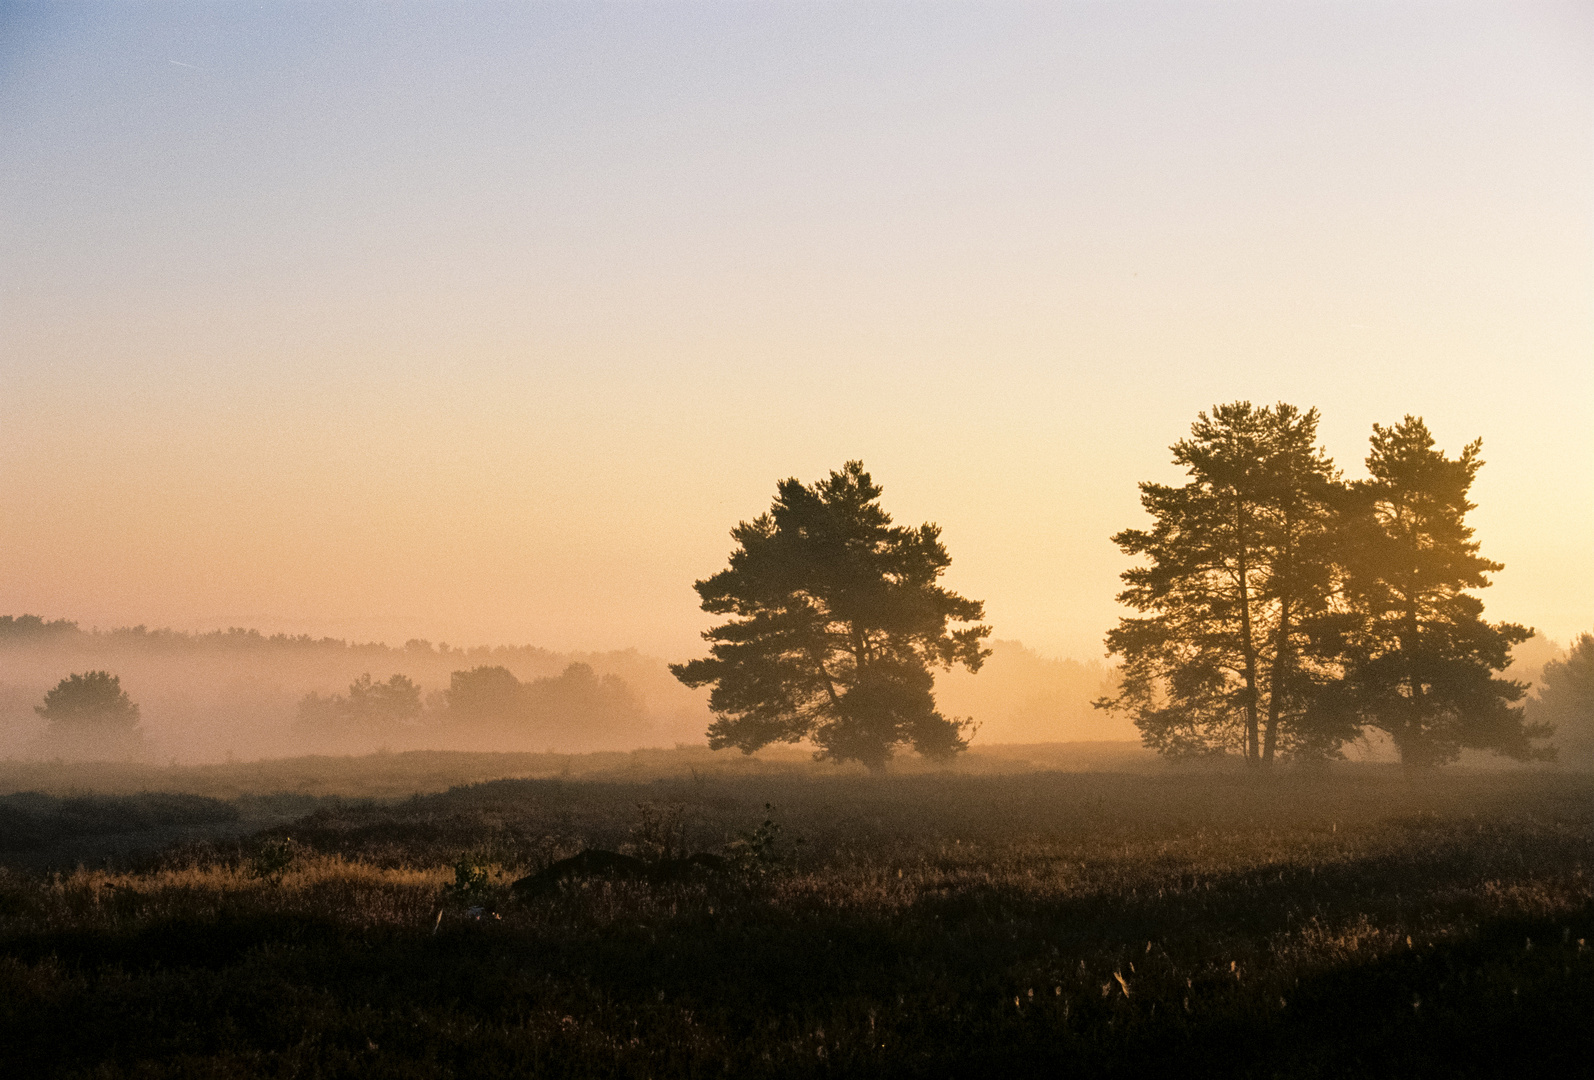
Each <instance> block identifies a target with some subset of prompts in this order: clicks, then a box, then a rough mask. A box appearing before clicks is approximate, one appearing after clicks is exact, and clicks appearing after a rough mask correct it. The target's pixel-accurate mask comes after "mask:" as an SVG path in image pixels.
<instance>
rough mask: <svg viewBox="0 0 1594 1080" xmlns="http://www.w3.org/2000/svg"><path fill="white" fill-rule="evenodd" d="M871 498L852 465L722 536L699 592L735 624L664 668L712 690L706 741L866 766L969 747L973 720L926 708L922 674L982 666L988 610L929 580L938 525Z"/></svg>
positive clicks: (707, 606) (875, 491) (867, 483)
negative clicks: (809, 746) (726, 548)
mask: <svg viewBox="0 0 1594 1080" xmlns="http://www.w3.org/2000/svg"><path fill="white" fill-rule="evenodd" d="M881 493H882V489H881V488H880V487H879V486H878V485H876V484H875V483H874V481H873V480H872V479H871V478H870V476H869V474H868V473H867V472H865V471H864V467H863V463H862V462H858V461H849V462H847V464H846V465H845V466H844V467H843V468H842V469H841V471H840V472H832V473H831V474H830V476H829V477H828V478H827V479H825V480H821V481H819V482H818V483H816V484H813V485H804V484H802V483H801V482H800V481H798V480H796V479H795V478H793V479H787V480H783V481H781V482H780V483H779V484H778V485H777V487H776V496H775V501H774V504H773V505H772V506H771V507H770V510H769V512H768V513H765V514H762V515H760V516H759V517H757V518H756V519H754V520H753V521H744V522H742V523H740V524H739V525H737V526H736V528H735V529H733V530H731V537H732V539H734V540H735V541H736V548H735V549H734V550H733V551H732V552H731V556H730V566H729V567H728V568H727V569H725V570H721V571H720V572H719V573H717V574H715V575H714V576H713V577H711V578H708V579H706V580H704V581H699V582H697V583H696V586H695V587H696V589H697V592H698V595H699V596H700V597H701V598H702V606H703V610H704V611H707V612H709V613H711V614H715V615H730V616H731V617H732V618H731V620H730V621H729V622H726V623H724V624H723V625H720V626H716V627H714V628H713V629H711V630H709V631H707V632H706V633H704V635H703V637H704V639H705V640H707V641H709V642H710V643H711V645H710V647H709V653H710V655H709V656H708V657H707V658H704V659H699V660H693V661H692V662H691V663H688V664H673V665H671V667H670V670H671V671H672V672H674V674H675V676H676V677H677V678H678V679H680V680H681V681H682V682H684V683H685V684H686V685H688V686H692V687H700V686H712V687H713V691H712V692H711V694H710V697H709V707H710V708H711V709H712V710H713V712H714V714H715V716H716V717H717V719H716V720H715V721H714V723H713V724H712V725H711V726H710V727H709V730H708V735H709V745H710V746H712V747H714V748H716V749H718V748H722V747H727V746H735V747H738V748H740V749H741V750H742V751H743V752H744V753H749V754H750V753H752V752H753V751H755V750H757V749H759V748H760V747H763V746H767V745H769V744H770V743H774V742H785V743H795V742H800V741H801V740H803V739H811V740H813V741H814V742H815V743H816V744H817V745H818V747H819V749H818V751H817V753H816V754H815V757H816V758H821V759H825V758H828V759H830V760H834V761H847V760H851V761H860V762H862V763H863V764H865V765H866V766H868V767H869V768H870V769H871V770H874V771H879V770H881V769H883V768H884V767H885V764H886V762H887V761H888V760H890V758H891V756H892V754H893V753H894V752H895V749H896V748H897V747H898V746H901V745H904V744H911V745H912V746H913V747H914V749H916V750H918V751H919V752H920V753H922V754H925V755H926V756H929V757H942V758H944V757H949V756H951V755H953V754H955V753H957V752H958V751H960V750H963V749H964V748H966V747H967V745H968V734H969V733H970V728H971V726H972V722H971V721H967V720H954V719H948V718H947V717H945V716H943V715H941V713H940V712H939V711H938V710H937V709H936V705H935V693H934V678H933V676H932V674H931V668H932V667H941V668H944V669H950V667H951V666H952V665H953V664H961V665H963V666H965V667H966V668H968V670H970V671H978V670H979V667H980V664H981V663H982V662H983V661H984V659H985V657H986V656H988V655H989V650H987V649H984V648H982V647H981V641H982V640H983V639H984V638H985V637H986V636H987V635H989V634H990V632H991V631H990V627H988V626H985V625H983V624H981V623H980V621H979V620H981V619H982V618H983V617H984V607H983V605H981V604H980V603H979V602H978V601H975V600H967V599H964V598H963V597H961V596H959V595H958V594H956V593H954V592H949V591H947V590H946V589H944V588H942V587H941V586H940V585H938V584H937V581H938V580H939V578H940V577H941V575H942V574H943V573H945V571H946V569H947V567H948V566H949V565H950V564H951V561H952V560H951V556H950V555H948V554H947V551H946V547H945V546H944V545H943V544H942V543H941V539H940V535H941V530H940V529H939V528H938V527H937V526H935V525H932V524H924V525H920V526H919V527H918V528H916V529H914V528H905V527H902V526H894V525H892V524H891V516H890V515H889V514H887V513H886V512H885V510H884V509H882V508H881V506H880V496H881ZM953 623H960V624H966V625H962V626H960V627H955V628H954V627H952V626H950V625H949V624H953ZM967 624H972V625H967Z"/></svg>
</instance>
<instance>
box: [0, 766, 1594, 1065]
mask: <svg viewBox="0 0 1594 1080" xmlns="http://www.w3.org/2000/svg"><path fill="white" fill-rule="evenodd" d="M704 755H706V751H696V750H691V749H686V750H681V751H677V752H670V751H661V752H655V754H654V755H653V756H651V757H642V758H636V757H633V758H631V759H629V760H612V761H605V762H598V761H596V760H590V759H582V760H579V761H565V762H563V763H562V764H561V763H559V762H556V761H552V760H550V761H546V762H541V763H530V762H504V761H500V762H498V768H499V769H501V770H502V772H501V773H500V775H503V774H504V773H508V772H513V771H516V769H519V770H520V771H522V772H524V773H527V775H522V776H519V777H518V778H513V779H496V780H482V781H480V782H477V781H476V780H475V778H474V777H472V778H469V779H466V780H465V781H464V782H462V783H461V784H460V785H459V786H455V787H452V788H449V789H447V790H432V791H430V792H429V793H422V794H405V793H402V792H400V791H398V790H396V789H398V788H400V787H402V783H401V782H400V781H399V780H398V779H396V777H398V776H401V775H409V776H410V777H411V779H412V781H413V780H414V779H415V776H416V775H424V776H426V777H432V778H434V781H435V778H436V777H437V776H438V774H439V773H440V772H442V773H446V772H448V771H449V769H450V768H454V769H460V768H466V766H467V765H468V767H469V769H476V768H478V767H479V768H483V769H488V770H489V771H491V769H490V766H489V765H487V764H486V763H482V762H475V763H465V762H461V761H457V760H456V761H454V762H453V764H452V765H446V764H445V763H443V762H441V761H430V762H421V761H409V762H407V763H406V762H404V761H403V760H402V759H404V758H405V757H406V755H387V756H385V757H386V758H387V759H388V760H387V762H386V766H385V767H386V768H387V769H388V770H389V778H388V779H387V780H386V781H382V780H380V776H381V775H382V773H381V770H382V768H383V763H382V762H381V761H379V760H376V759H358V760H357V761H354V762H350V763H347V765H348V768H347V770H346V773H345V775H347V776H349V777H355V778H357V782H355V783H354V784H353V785H352V786H351V787H350V788H347V789H345V790H342V791H337V790H332V789H333V788H335V787H336V785H335V784H333V783H331V782H330V781H327V782H324V783H323V782H321V781H317V782H316V784H319V785H320V786H316V784H310V783H307V782H305V778H306V777H307V776H312V775H320V773H318V772H317V771H316V770H318V769H320V768H321V765H319V764H314V761H315V760H317V759H307V760H308V761H309V763H306V762H300V763H298V764H297V765H295V764H291V763H266V764H264V765H251V766H243V765H239V766H230V767H229V768H234V769H235V770H237V772H236V773H235V774H234V775H232V776H231V777H230V779H227V780H226V782H227V783H230V784H231V785H232V786H231V788H228V787H226V784H223V783H221V782H220V781H218V779H217V776H216V775H215V774H210V775H208V776H207V777H200V776H198V775H194V774H182V775H178V774H175V773H170V774H168V777H167V778H168V779H169V780H171V781H172V784H173V787H174V789H183V788H188V789H194V788H198V787H203V786H204V785H205V784H211V785H216V786H215V787H214V788H213V790H211V791H210V792H209V793H207V792H204V791H194V790H189V791H187V792H186V793H183V794H182V798H181V799H179V798H177V794H178V792H176V791H174V792H173V793H169V794H167V795H164V796H160V797H158V798H157V797H155V796H152V795H148V794H135V793H126V792H123V793H115V792H111V791H110V788H112V787H114V786H115V785H114V784H112V783H111V782H110V780H111V779H114V778H111V777H110V774H106V775H105V776H102V777H101V778H100V779H101V780H102V781H104V782H105V783H106V785H107V787H106V789H105V790H102V791H100V792H99V793H95V792H94V791H92V790H90V789H89V786H88V785H85V784H84V783H83V781H82V779H81V778H80V779H79V785H80V786H79V787H78V788H77V789H76V790H74V791H70V792H69V791H66V790H58V791H56V792H55V793H54V794H48V793H45V794H34V795H27V796H23V795H8V796H3V797H0V819H3V820H0V826H3V827H4V828H5V829H6V830H8V831H10V832H11V833H12V834H14V835H21V834H20V833H18V832H17V831H16V828H15V825H16V823H17V822H23V823H27V822H31V823H32V824H31V825H30V826H29V827H31V828H33V830H34V831H33V832H32V833H30V834H28V835H29V836H32V837H33V839H32V840H31V841H29V843H28V844H22V845H21V846H20V847H19V846H18V845H12V847H14V848H16V850H14V851H11V852H9V853H8V852H0V861H4V862H5V863H6V865H7V867H8V869H7V870H6V871H5V873H4V876H3V878H0V1054H3V1058H4V1060H5V1061H6V1062H8V1063H10V1065H11V1066H12V1067H11V1069H10V1070H8V1071H9V1072H10V1074H11V1075H30V1076H31V1075H36V1076H51V1077H79V1076H81V1077H89V1076H93V1077H117V1076H128V1077H133V1076H138V1077H179V1076H181V1077H188V1076H193V1077H200V1076H203V1077H228V1076H239V1077H244V1076H249V1077H254V1076H283V1077H289V1076H317V1077H334V1076H336V1077H342V1076H349V1077H353V1076H373V1077H374V1076H382V1077H391V1076H398V1077H404V1076H414V1077H435V1076H457V1077H477V1076H482V1077H495V1076H525V1075H537V1076H625V1077H632V1076H634V1077H674V1076H693V1077H696V1076H705V1077H707V1076H715V1077H718V1076H827V1077H828V1076H904V1077H908V1076H912V1077H918V1076H926V1077H930V1076H1028V1075H1035V1076H1042V1075H1044V1076H1109V1077H1110V1076H1142V1075H1148V1074H1153V1073H1164V1074H1167V1075H1174V1076H1204V1075H1206V1076H1242V1077H1245V1076H1255V1077H1275V1076H1283V1077H1297V1076H1300V1077H1329V1076H1447V1077H1449V1076H1498V1075H1505V1074H1507V1073H1517V1072H1520V1071H1522V1070H1525V1069H1531V1070H1545V1071H1546V1073H1547V1074H1548V1075H1576V1074H1580V1073H1586V1071H1587V1069H1588V1067H1589V1065H1588V1063H1589V1062H1590V1061H1591V1060H1594V1024H1591V1023H1590V1021H1591V1019H1594V951H1591V950H1590V949H1589V948H1588V939H1589V938H1591V937H1594V777H1591V776H1589V775H1588V774H1581V773H1573V772H1565V771H1555V770H1515V771H1498V772H1486V771H1467V770H1435V771H1431V772H1428V773H1411V772H1405V771H1402V770H1400V769H1399V768H1398V767H1392V766H1383V765H1338V766H1334V767H1330V768H1327V769H1323V770H1318V771H1295V770H1289V769H1281V770H1279V771H1278V772H1277V773H1276V774H1273V775H1265V776H1257V775H1250V774H1247V773H1246V772H1244V771H1242V770H1234V769H1228V768H1222V767H1204V768H1171V767H1167V766H1164V765H1161V764H1160V763H1157V762H1149V763H1148V762H1147V761H1145V759H1144V758H1143V757H1141V756H1138V755H1134V754H1131V753H1128V752H1127V751H1126V752H1124V753H1122V754H1119V755H1118V756H1116V757H1115V756H1113V754H1112V753H1110V752H1107V751H1102V750H1099V748H1098V752H1097V754H1096V756H1095V757H1094V758H1080V757H1078V755H1077V754H1076V755H1075V757H1074V759H1073V762H1074V766H1075V767H1074V768H1073V769H1064V768H1059V767H1058V766H1059V765H1066V764H1067V763H1068V755H1066V754H1060V753H1058V752H1056V751H1055V750H1053V751H1048V750H1047V749H1046V748H1032V749H1030V750H1028V751H1026V752H1024V753H1018V752H1011V751H1010V752H1006V753H1005V754H1004V753H1000V752H993V753H988V755H987V756H986V757H985V758H984V759H983V760H981V759H978V758H972V759H971V761H970V763H969V764H968V765H967V766H966V767H964V768H962V769H960V770H958V771H955V772H940V771H936V770H931V769H923V768H919V769H915V768H911V767H904V768H903V769H901V770H900V771H898V772H895V773H893V774H891V775H887V776H885V777H878V778H875V777H869V776H865V775H859V774H856V773H853V772H849V771H847V770H838V769H833V768H828V767H819V766H808V765H805V764H804V763H802V762H801V761H800V760H799V759H798V758H797V757H795V756H793V757H791V758H780V757H779V756H776V757H774V758H770V759H766V760H763V761H762V762H758V761H755V762H752V763H748V762H736V761H735V760H734V759H732V763H731V764H727V765H725V767H724V768H717V767H714V766H715V763H717V762H724V761H725V760H726V759H724V758H723V757H722V756H720V755H713V756H712V757H706V756H704ZM532 765H537V766H538V767H537V768H531V766H532ZM509 766H514V768H510V767H509ZM216 768H218V769H219V768H222V767H220V766H218V767H216ZM249 769H253V770H254V772H255V774H258V775H261V776H266V777H268V780H267V781H265V782H267V783H269V782H271V781H272V780H273V779H274V780H281V779H282V778H283V777H287V779H288V780H290V781H294V778H295V777H297V778H298V780H297V781H295V782H296V783H298V792H299V793H298V794H296V795H292V799H297V800H300V801H298V802H294V801H292V800H291V799H289V798H288V797H287V796H282V795H277V796H272V795H271V793H269V792H265V791H259V790H253V789H251V783H252V782H247V781H246V780H245V779H240V777H242V776H244V775H245V772H246V771H247V770H249ZM272 770H276V771H275V772H273V771H272ZM362 770H365V771H364V772H362ZM395 770H396V771H395ZM406 770H408V771H407V772H406ZM533 773H535V774H536V775H531V774H533ZM31 778H32V779H35V780H38V779H41V777H40V776H39V775H33V776H32V777H31ZM42 779H44V780H48V779H49V778H48V777H42ZM224 779H226V778H224ZM17 780H18V777H17V776H15V775H10V774H7V773H5V772H4V771H3V770H0V785H13V786H9V787H5V786H0V790H12V791H16V790H17V788H16V787H15V786H14V785H15V783H16V781H17ZM121 782H128V781H126V780H125V778H124V781H121ZM48 786H49V785H48V784H40V785H39V787H40V788H41V789H43V788H47V787H48ZM246 789H249V790H246ZM279 790H286V791H288V792H290V793H292V792H293V791H294V788H293V787H291V786H290V787H287V788H285V789H279ZM417 790H419V789H417ZM374 791H380V792H382V794H381V795H380V796H377V795H373V794H372V792H374ZM108 792H109V793H108ZM272 798H276V799H277V800H278V801H277V802H274V803H273V802H271V801H270V800H271V799H272ZM139 800H143V801H142V802H140V801H139ZM163 800H164V801H163ZM183 800H187V801H183ZM229 811H230V812H231V815H232V816H229ZM6 813H9V814H10V815H11V816H10V817H5V814H6ZM136 813H142V814H143V815H144V818H143V819H141V820H144V821H145V822H146V823H147V824H148V828H146V829H145V830H144V832H143V833H142V834H141V835H144V836H145V837H146V841H145V842H144V844H143V846H142V847H140V846H139V845H138V844H133V843H131V842H129V843H124V844H122V845H121V846H120V847H118V848H116V850H114V851H107V849H105V848H104V847H103V845H102V846H101V847H95V846H94V844H93V843H90V841H91V840H93V837H94V836H96V835H99V834H96V833H95V832H94V829H95V828H100V829H102V830H103V829H104V828H105V827H106V826H105V825H104V823H105V822H106V821H114V820H118V815H120V819H121V820H131V816H130V815H135V814H136ZM96 815H98V816H96ZM162 815H164V816H162ZM185 815H187V816H186V817H185ZM201 819H203V820H201ZM52 821H53V822H55V825H53V826H49V827H46V826H47V825H48V823H49V822H52ZM95 821H99V822H101V823H102V824H101V825H99V826H94V825H93V824H92V823H93V822H95ZM41 822H42V823H44V824H40V823H41ZM72 822H77V824H76V825H72V824H71V823H72ZM85 822H87V823H88V824H84V823H85ZM257 826H258V827H257ZM74 829H76V831H75V832H74ZM163 829H164V830H166V831H164V832H163V831H162V830H163ZM29 844H31V846H29ZM85 845H86V846H85ZM588 847H600V848H606V849H610V850H616V851H625V852H631V853H634V854H636V855H638V856H641V857H643V858H653V857H659V856H660V855H662V854H664V853H666V852H667V851H676V852H679V851H709V852H715V853H720V854H724V855H727V856H728V857H729V858H730V860H731V865H730V866H729V868H728V869H727V870H726V871H725V872H723V873H707V872H705V873H702V874H698V875H695V876H683V877H678V878H671V879H667V880H665V879H655V880H650V879H648V878H638V879H610V878H604V877H585V878H583V877H574V878H571V879H570V880H567V881H566V882H564V884H563V885H561V886H560V887H558V888H556V889H554V890H553V891H551V892H550V893H548V894H547V895H541V896H532V897H522V896H517V895H516V893H515V892H514V890H513V889H512V888H511V883H512V882H513V881H514V880H515V879H516V878H518V877H520V876H521V875H523V874H527V873H530V872H533V871H536V870H538V869H540V868H542V867H545V866H547V865H549V864H550V863H552V862H554V861H555V860H558V859H561V858H563V857H566V856H569V855H572V854H574V853H576V852H578V851H580V850H582V849H584V848H588ZM24 848H26V850H23V849H24ZM74 851H82V852H92V856H93V858H92V859H90V858H74V855H73V853H74Z"/></svg>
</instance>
